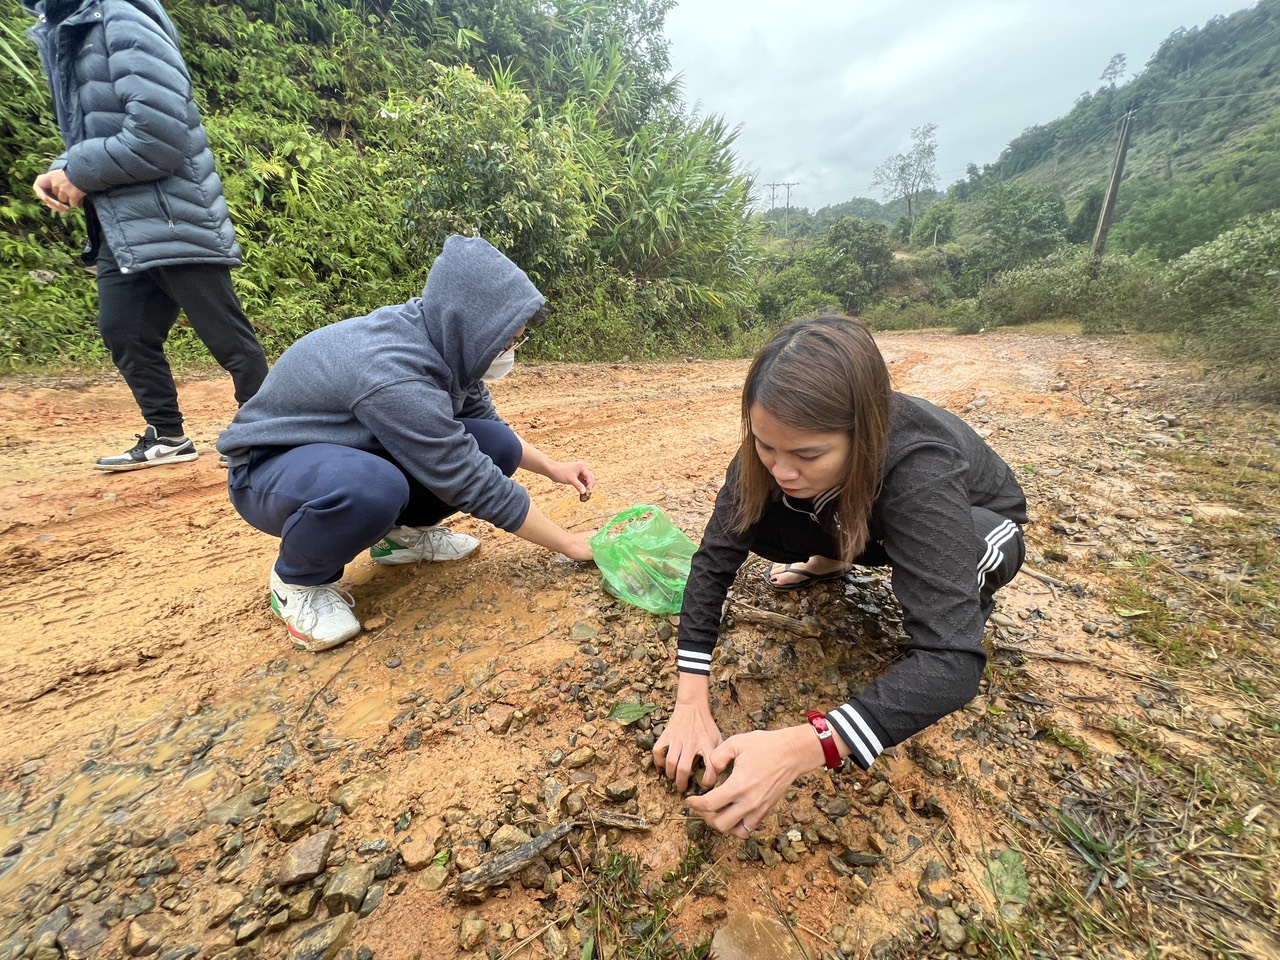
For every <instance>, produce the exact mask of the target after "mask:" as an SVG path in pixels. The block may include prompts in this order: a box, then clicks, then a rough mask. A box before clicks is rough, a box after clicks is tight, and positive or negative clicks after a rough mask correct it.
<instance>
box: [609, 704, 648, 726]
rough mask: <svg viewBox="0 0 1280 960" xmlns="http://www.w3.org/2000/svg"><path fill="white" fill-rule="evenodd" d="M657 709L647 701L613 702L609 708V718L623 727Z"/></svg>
mask: <svg viewBox="0 0 1280 960" xmlns="http://www.w3.org/2000/svg"><path fill="white" fill-rule="evenodd" d="M657 709H658V708H657V706H655V705H653V704H649V703H615V704H614V705H613V706H612V707H611V708H610V709H609V719H610V720H616V721H618V723H620V724H622V725H623V726H624V727H625V726H628V725H630V724H633V723H635V722H636V721H637V720H639V719H640V718H642V717H647V716H648V715H649V714H651V713H653V711H655V710H657Z"/></svg>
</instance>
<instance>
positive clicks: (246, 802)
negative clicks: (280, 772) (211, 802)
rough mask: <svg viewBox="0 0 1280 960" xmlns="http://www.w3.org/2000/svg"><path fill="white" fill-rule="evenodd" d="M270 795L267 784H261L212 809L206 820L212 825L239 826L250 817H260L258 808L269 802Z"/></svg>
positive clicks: (205, 816) (206, 815)
mask: <svg viewBox="0 0 1280 960" xmlns="http://www.w3.org/2000/svg"><path fill="white" fill-rule="evenodd" d="M270 794H271V790H270V788H269V787H267V786H266V784H259V785H258V786H256V787H253V788H251V789H249V790H246V791H245V792H244V793H241V794H240V795H239V796H236V797H233V798H232V799H231V800H228V801H227V802H226V803H221V804H218V805H217V806H216V807H212V808H210V809H209V811H208V812H207V813H206V814H205V815H204V818H205V819H206V820H208V821H209V822H210V823H227V824H231V825H232V826H239V825H240V824H242V823H244V822H245V821H246V820H248V819H249V818H250V817H255V816H257V815H258V812H259V811H258V808H259V807H260V806H261V805H262V804H264V803H266V802H267V797H268V796H270Z"/></svg>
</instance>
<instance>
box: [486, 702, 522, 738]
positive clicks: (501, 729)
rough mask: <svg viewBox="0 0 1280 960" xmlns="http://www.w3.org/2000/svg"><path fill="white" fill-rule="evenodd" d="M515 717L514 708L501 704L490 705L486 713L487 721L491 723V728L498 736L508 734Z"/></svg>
mask: <svg viewBox="0 0 1280 960" xmlns="http://www.w3.org/2000/svg"><path fill="white" fill-rule="evenodd" d="M515 715H516V711H515V708H514V707H508V706H506V705H505V704H501V703H495V704H492V705H490V706H489V707H488V708H487V709H486V710H485V712H484V716H485V719H486V720H488V721H489V728H490V729H491V730H492V731H493V732H494V733H498V734H502V733H506V732H507V731H508V730H510V729H511V720H512V718H513V717H514V716H515Z"/></svg>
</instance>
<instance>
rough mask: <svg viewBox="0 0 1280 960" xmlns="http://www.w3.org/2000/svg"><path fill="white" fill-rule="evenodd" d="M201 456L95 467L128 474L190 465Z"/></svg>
mask: <svg viewBox="0 0 1280 960" xmlns="http://www.w3.org/2000/svg"><path fill="white" fill-rule="evenodd" d="M199 456H200V454H199V453H198V452H197V453H179V454H176V455H175V456H172V457H165V458H164V459H163V460H143V461H142V462H140V463H95V464H94V465H93V466H94V468H95V469H97V470H103V471H105V472H107V473H128V472H129V471H131V470H145V469H146V468H147V467H166V466H168V465H169V464H171V463H190V462H191V461H192V460H195V459H196V458H197V457H199Z"/></svg>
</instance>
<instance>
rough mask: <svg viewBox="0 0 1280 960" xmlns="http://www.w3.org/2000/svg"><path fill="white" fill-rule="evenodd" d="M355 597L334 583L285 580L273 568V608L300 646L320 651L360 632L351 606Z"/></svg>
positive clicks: (339, 643)
mask: <svg viewBox="0 0 1280 960" xmlns="http://www.w3.org/2000/svg"><path fill="white" fill-rule="evenodd" d="M355 602H356V601H355V598H354V597H353V596H351V594H349V593H347V591H345V590H339V589H338V588H337V587H335V586H334V585H333V584H331V583H322V584H320V585H318V586H314V587H303V586H299V585H298V584H296V583H285V582H284V581H283V580H281V579H280V577H279V576H278V575H277V574H276V572H275V570H272V571H271V609H272V610H273V611H275V615H276V616H277V617H279V618H280V619H281V620H283V621H284V623H285V626H286V627H288V629H289V636H291V637H292V638H293V645H294V646H295V647H297V648H298V649H299V650H310V651H311V652H313V653H318V652H319V651H321V650H331V649H333V648H334V647H336V646H339V645H341V644H344V643H346V642H347V641H348V640H350V639H351V638H352V637H354V636H355V635H356V634H357V633H359V632H360V621H359V620H357V619H356V618H355V614H353V613H352V612H351V608H352V607H353V606H355Z"/></svg>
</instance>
